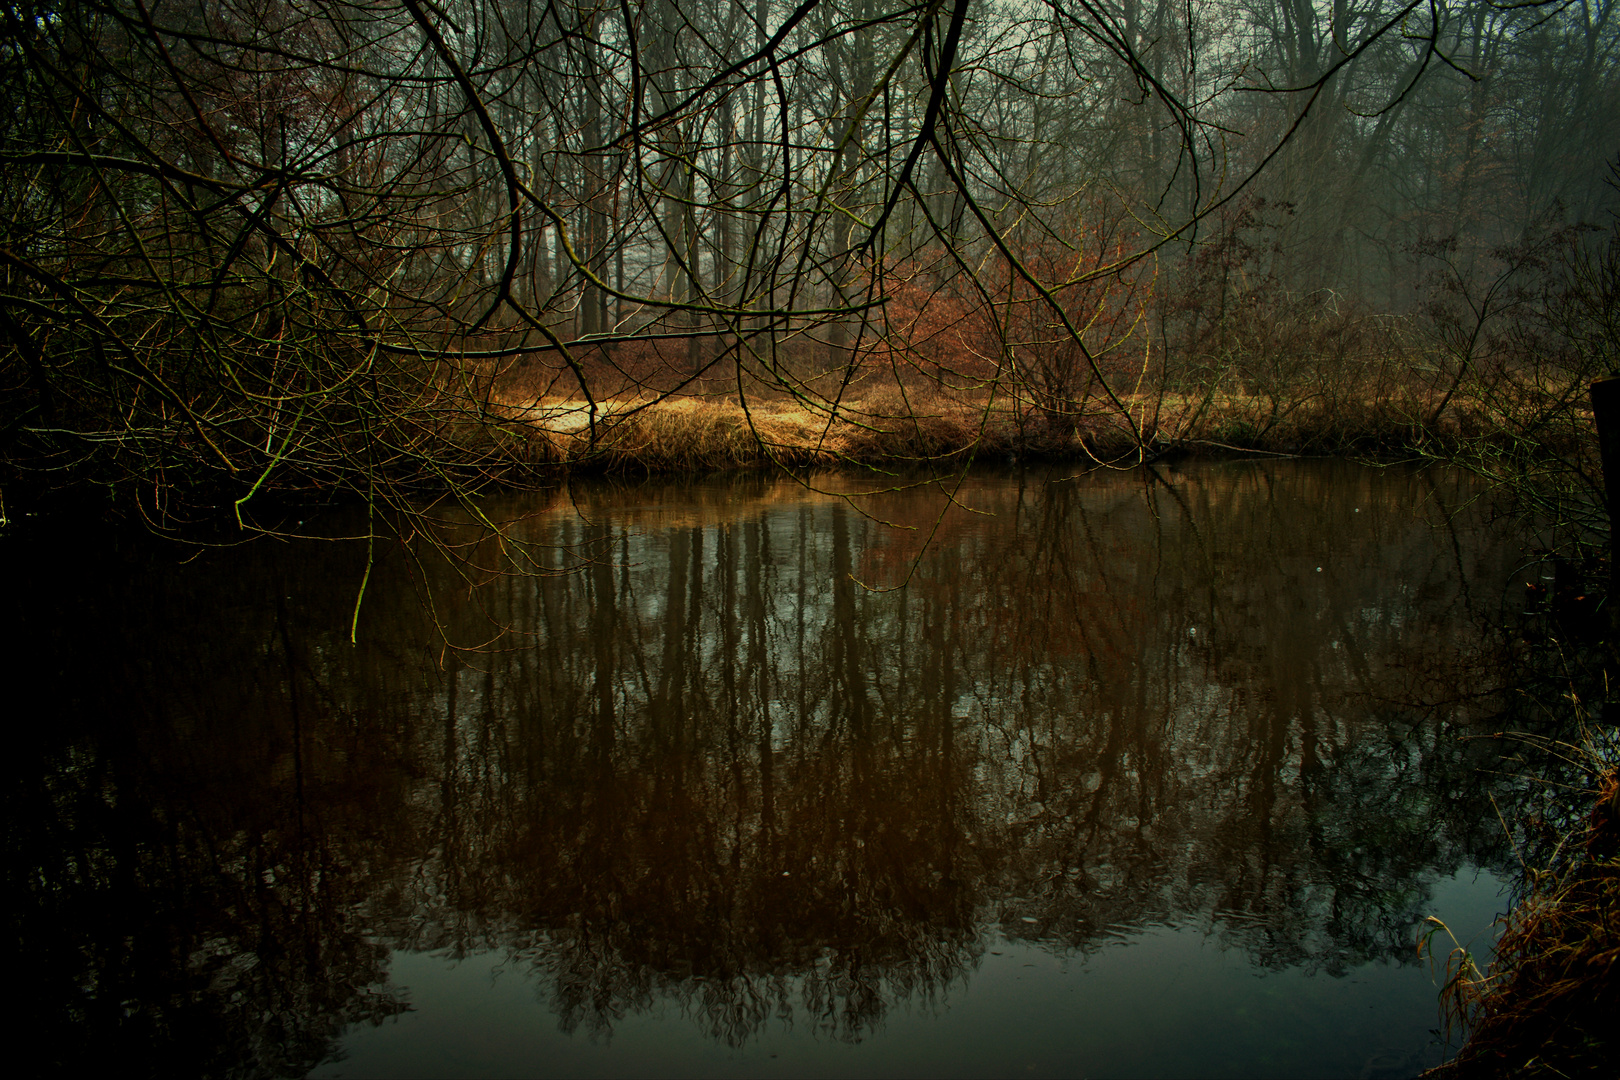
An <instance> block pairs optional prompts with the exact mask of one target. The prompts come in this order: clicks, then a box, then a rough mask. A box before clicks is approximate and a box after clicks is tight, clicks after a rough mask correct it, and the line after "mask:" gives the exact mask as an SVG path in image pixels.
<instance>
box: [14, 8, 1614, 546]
mask: <svg viewBox="0 0 1620 1080" xmlns="http://www.w3.org/2000/svg"><path fill="white" fill-rule="evenodd" d="M3 18H4V20H5V24H6V25H5V30H4V33H3V35H0V40H3V45H0V69H3V70H0V101H3V105H0V168H3V169H4V176H5V182H4V184H3V185H0V199H3V201H4V206H3V212H0V222H3V223H0V229H3V230H4V232H3V238H0V261H3V262H4V278H3V284H0V319H3V322H0V334H3V340H4V342H5V346H4V352H3V353H0V380H3V386H4V395H3V400H0V462H3V473H4V475H3V476H0V488H3V490H4V492H5V496H6V499H7V501H8V502H9V504H10V505H11V507H12V508H13V509H14V510H20V509H21V508H23V507H24V506H25V505H27V504H32V502H34V501H37V500H39V499H41V498H47V497H51V496H54V495H58V494H61V493H63V492H69V491H72V492H78V493H79V494H81V495H84V494H85V493H90V494H91V495H93V496H94V498H96V499H98V500H103V501H104V502H106V503H108V504H111V505H114V506H116V507H118V508H119V509H120V511H121V512H122V513H125V514H138V515H140V516H141V517H142V518H144V519H145V520H146V521H147V522H149V523H150V524H151V525H153V526H154V527H156V528H158V529H160V530H170V529H184V528H185V527H187V525H188V523H190V524H195V523H197V522H199V521H209V520H213V519H216V518H217V517H218V516H219V514H220V513H222V512H223V513H224V514H225V516H226V519H227V520H230V519H232V518H234V521H233V522H232V523H233V525H236V526H240V527H245V528H249V529H251V528H255V527H262V526H263V525H264V524H265V523H267V522H268V521H269V520H270V519H269V518H266V519H265V522H260V521H258V519H256V518H255V516H254V510H255V506H256V505H257V504H256V503H255V502H254V501H253V500H255V499H256V498H257V499H259V502H263V501H264V500H263V499H262V498H260V497H261V496H264V495H268V494H271V493H280V494H282V495H291V496H293V497H295V498H307V497H310V496H313V497H316V498H321V499H326V498H331V497H334V496H342V495H347V496H349V497H358V498H362V499H365V500H366V501H367V502H368V503H372V504H374V505H379V506H380V505H384V504H392V505H396V506H398V505H403V504H404V502H405V501H406V500H408V499H410V498H412V497H413V496H415V495H417V494H421V493H423V492H430V491H438V492H442V491H447V490H448V491H452V492H456V493H460V494H464V493H467V492H470V491H473V490H475V489H477V488H478V487H479V486H480V485H481V484H483V483H485V482H487V481H489V480H491V479H504V480H506V481H515V480H520V479H522V478H530V477H535V476H551V475H556V474H558V473H559V471H566V470H578V469H581V468H587V469H598V470H602V469H605V470H610V471H614V470H617V471H626V470H629V471H638V470H652V471H658V470H666V469H670V468H675V469H690V468H716V467H728V466H736V465H750V464H752V465H770V464H772V463H774V464H776V465H779V466H784V467H796V466H808V465H822V464H837V463H839V462H858V463H859V462H865V463H872V462H888V463H897V462H898V463H907V462H910V463H917V462H934V463H936V464H938V463H943V464H945V465H947V466H948V467H950V468H957V467H960V466H962V465H965V464H966V463H967V462H969V461H971V460H975V459H979V460H984V459H989V458H992V457H993V458H996V459H1001V458H1005V457H1015V458H1016V457H1038V456H1048V457H1051V456H1056V457H1060V458H1076V459H1080V460H1085V459H1087V458H1092V459H1096V460H1099V461H1109V462H1119V461H1141V460H1145V459H1148V458H1151V457H1154V456H1156V455H1159V454H1162V453H1164V452H1166V451H1167V450H1172V449H1190V448H1197V447H1200V446H1209V447H1213V448H1215V449H1220V448H1223V447H1224V448H1234V447H1235V448H1263V449H1271V450H1274V451H1297V450H1300V449H1307V450H1312V451H1316V452H1342V451H1346V450H1370V451H1377V450H1390V449H1399V450H1402V451H1409V450H1412V449H1414V448H1416V449H1418V450H1420V451H1422V452H1425V453H1435V454H1444V455H1450V456H1452V457H1466V458H1468V459H1469V460H1471V461H1472V462H1473V463H1474V464H1476V465H1477V466H1479V467H1482V468H1485V469H1487V470H1492V469H1494V470H1496V471H1497V472H1504V471H1510V470H1511V471H1519V472H1522V471H1523V470H1525V469H1538V468H1541V466H1539V465H1536V464H1534V463H1533V462H1532V461H1531V460H1530V459H1536V460H1539V459H1540V458H1541V457H1542V456H1543V455H1541V454H1540V453H1539V451H1541V450H1544V449H1546V448H1548V447H1553V448H1555V449H1556V450H1557V451H1558V453H1557V455H1555V456H1558V458H1559V460H1560V461H1561V462H1562V465H1561V466H1560V469H1561V470H1562V471H1563V472H1564V473H1568V474H1569V476H1570V477H1572V478H1573V479H1572V480H1571V482H1573V483H1574V484H1575V485H1576V486H1577V487H1579V486H1583V485H1584V486H1585V489H1586V491H1587V493H1588V494H1589V493H1590V492H1591V491H1592V487H1591V484H1592V483H1593V478H1594V476H1595V472H1594V468H1595V467H1594V465H1593V461H1594V460H1595V459H1594V458H1592V456H1591V453H1590V447H1588V446H1585V444H1586V443H1587V442H1589V440H1586V439H1584V437H1583V436H1582V434H1581V433H1582V432H1583V431H1584V430H1585V428H1586V427H1588V426H1589V421H1587V420H1585V419H1584V417H1583V416H1582V415H1581V413H1582V410H1583V409H1584V407H1585V397H1584V384H1585V382H1586V381H1588V380H1589V379H1590V378H1591V377H1593V376H1595V375H1598V374H1603V373H1606V372H1609V371H1610V370H1612V369H1614V367H1615V363H1616V361H1615V325H1616V322H1617V320H1620V314H1617V311H1616V308H1615V305H1614V297H1615V291H1616V273H1617V255H1616V252H1615V251H1614V250H1613V245H1612V243H1611V236H1612V224H1613V210H1614V209H1615V207H1616V205H1617V193H1616V190H1615V188H1614V187H1613V185H1612V183H1611V180H1612V179H1613V178H1612V176H1611V172H1610V170H1611V166H1612V165H1613V163H1614V161H1615V160H1616V154H1617V151H1620V76H1617V66H1616V62H1615V61H1616V54H1615V50H1616V44H1617V40H1620V35H1617V30H1616V25H1615V20H1614V19H1613V18H1612V17H1611V7H1610V5H1608V4H1606V3H1597V2H1584V0H1583V2H1569V0H1557V2H1548V3H1511V4H1503V3H1496V2H1491V0H1465V2H1446V3H1441V2H1434V0H1413V2H1411V3H1405V4H1400V3H1390V2H1387V0H1370V2H1350V0H1335V2H1334V3H1332V4H1331V5H1330V4H1326V3H1315V2H1312V0H1254V2H1226V0H1220V2H1210V3H1200V4H1197V5H1194V4H1190V3H1187V4H1181V3H1171V2H1169V0H1153V2H1139V0H1126V2H1123V3H1117V4H1116V3H1097V2H1093V0H1086V2H1080V3H1069V2H1067V0H1063V2H1056V0H1054V2H980V0H953V2H952V3H950V4H946V3H944V2H943V0H933V2H930V3H907V4H884V3H880V2H878V0H838V2H833V0H804V2H803V3H800V4H798V5H796V6H795V5H790V4H789V5H784V4H780V3H778V4H773V3H770V2H768V0H759V2H757V3H751V4H744V3H738V4H732V5H709V4H697V3H692V2H690V0H650V2H646V3H639V4H631V3H620V4H591V3H570V4H559V3H546V4H539V3H533V2H528V0H523V2H505V0H502V2H471V3H444V4H434V3H428V2H425V0H404V2H402V3H398V4H396V3H391V2H388V3H384V2H377V3H347V2H344V3H329V2H324V0H319V2H299V3H292V2H284V0H248V2H227V3H210V4H199V3H194V2H163V0H158V2H149V0H136V2H134V3H125V2H121V0H120V2H110V3H100V2H95V0H88V2H67V3H54V2H49V3H38V4H25V3H13V4H8V5H7V6H6V7H5V9H4V15H3ZM1527 443H1528V445H1529V449H1528V451H1527V450H1526V445H1527ZM1583 447H1585V449H1583ZM1566 479H1568V478H1566Z"/></svg>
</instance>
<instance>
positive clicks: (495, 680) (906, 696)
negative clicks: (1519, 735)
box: [0, 462, 1522, 1077]
mask: <svg viewBox="0 0 1620 1080" xmlns="http://www.w3.org/2000/svg"><path fill="white" fill-rule="evenodd" d="M844 483H849V482H848V481H845V482H844ZM1470 495H1471V492H1470V490H1469V488H1468V486H1467V484H1466V483H1465V482H1464V480H1463V479H1462V478H1460V477H1457V476H1455V475H1451V474H1447V473H1443V472H1434V471H1427V472H1425V471H1413V470H1404V469H1386V470H1374V469H1366V468H1361V467H1358V466H1353V465H1349V464H1344V463H1324V462H1277V463H1270V464H1261V465H1254V464H1243V463H1226V464H1199V465H1190V466H1187V467H1185V468H1181V469H1167V468H1161V469H1159V470H1157V471H1156V472H1148V471H1134V472H1102V473H1094V474H1089V475H1085V476H1080V477H1072V478H1064V476H1063V474H1061V473H1023V474H1016V475H1014V474H995V475H992V474H985V475H978V476H975V477H973V478H972V479H970V480H969V481H968V482H967V483H966V484H965V485H964V486H963V487H962V489H961V491H960V492H959V493H958V496H957V500H958V502H959V504H960V506H959V507H957V508H954V509H951V510H950V511H949V512H947V513H943V514H942V513H941V511H942V509H943V505H944V504H943V503H942V500H941V495H940V492H939V490H938V489H934V488H927V489H921V490H916V491H911V492H905V493H896V494H888V495H880V496H873V497H865V498H858V499H855V500H844V499H840V498H836V497H832V496H829V495H826V494H818V493H815V492H811V491H807V490H805V489H804V488H802V487H799V486H798V485H795V484H793V483H792V482H790V481H787V480H784V479H780V478H777V479H761V478H750V479H744V480H728V481H714V482H706V483H697V484H684V485H669V484H662V485H647V486H638V487H612V486H606V485H602V486H585V487H575V488H574V489H573V490H572V491H571V492H564V493H554V494H551V495H544V496H525V497H523V498H521V499H520V498H513V499H510V500H507V501H504V502H498V503H495V504H491V505H489V506H488V507H486V509H487V510H488V511H489V512H490V513H491V514H492V515H497V516H502V517H513V516H520V515H521V520H520V522H519V523H518V524H517V525H516V526H515V527H514V528H513V530H512V532H511V537H512V539H511V540H509V541H508V542H506V543H497V542H496V541H494V540H492V539H490V538H489V537H487V536H485V535H484V534H482V533H481V532H480V531H478V530H477V529H476V528H474V527H473V526H472V525H470V524H467V523H466V521H465V515H462V520H461V521H460V522H459V523H458V522H457V521H456V520H453V518H454V515H453V514H448V513H447V517H449V518H452V520H447V522H446V523H445V525H444V527H443V528H444V532H443V536H444V538H445V539H447V540H448V541H449V542H450V543H451V544H452V545H453V557H451V558H449V559H446V558H444V557H442V556H441V555H439V554H438V553H436V552H435V550H434V549H433V548H431V547H430V546H429V545H427V544H425V543H424V542H422V541H421V539H420V538H417V539H416V540H413V541H412V544H411V546H410V549H409V551H402V550H399V549H397V548H394V547H386V546H382V547H380V548H379V551H381V552H382V556H381V562H380V563H379V564H378V566H377V567H376V569H375V570H374V571H373V573H372V576H371V581H370V585H369V587H368V591H367V594H366V598H365V602H364V605H363V607H362V613H361V619H360V644H359V645H358V647H355V646H351V645H350V644H349V642H348V630H349V620H350V614H351V610H352V606H353V603H354V596H355V590H356V587H357V585H358V583H359V581H360V578H361V575H362V571H363V560H364V547H363V545H353V544H349V545H339V544H331V543H325V542H321V541H314V540H311V541H301V542H288V543H281V542H258V543H254V544H251V545H248V546H246V547H243V548H237V549H232V550H225V551H218V552H211V553H207V554H205V555H203V556H202V557H199V558H196V559H193V560H192V561H190V562H189V563H186V564H184V565H181V564H179V563H178V562H177V561H176V560H175V558H174V557H173V556H172V555H164V554H153V553H151V552H150V551H147V550H144V549H140V550H135V551H133V552H132V551H131V550H129V549H128V548H127V545H126V550H124V551H122V552H120V551H119V550H118V545H117V544H116V543H114V542H113V541H112V540H107V541H106V542H102V541H101V540H98V539H86V538H82V537H81V538H79V539H76V540H72V541H68V540H66V539H61V538H57V539H52V540H51V541H50V542H48V543H41V542H39V541H37V540H30V539H27V538H23V539H17V538H13V539H10V540H7V541H6V542H5V543H6V546H5V547H4V548H0V550H4V551H6V552H7V554H8V555H9V557H10V559H11V560H12V565H13V566H14V567H17V566H28V567H30V568H31V569H28V570H24V571H20V572H19V571H17V570H15V569H14V575H16V576H15V577H14V585H13V587H12V589H11V590H10V594H9V602H8V607H9V611H8V612H7V615H6V618H7V627H8V630H9V631H10V633H12V634H13V635H14V640H13V641H12V643H11V646H10V648H9V649H8V651H7V653H6V655H7V656H8V658H9V665H10V666H11V668H12V672H11V674H12V678H11V680H10V683H11V685H12V686H13V687H14V688H19V689H17V690H16V692H15V695H14V696H15V697H17V698H18V699H19V700H20V701H21V702H22V704H23V706H24V707H23V708H22V709H20V710H19V711H18V712H16V713H13V714H12V723H11V725H10V730H11V732H12V733H13V739H14V742H15V748H14V749H13V752H12V753H11V754H10V755H9V759H10V765H11V769H12V782H11V784H10V785H9V786H8V796H7V798H8V804H7V893H8V908H9V909H10V911H11V912H12V915H11V919H12V925H13V928H14V936H13V940H16V941H17V942H18V943H19V950H20V955H19V956H18V963H19V965H20V966H19V969H18V971H19V974H20V975H21V978H20V979H19V980H18V982H19V983H20V984H21V985H25V986H26V987H27V988H28V990H27V993H26V995H25V997H26V1000H25V1001H23V1002H22V1003H21V1004H18V1005H15V1006H14V1007H13V1010H12V1023H13V1025H14V1030H15V1031H17V1032H18V1033H19V1035H20V1037H22V1038H26V1039H27V1041H28V1043H29V1044H30V1045H41V1044H43V1045H44V1046H45V1047H46V1048H47V1049H46V1053H47V1054H48V1055H50V1056H51V1057H52V1058H53V1059H54V1060H55V1061H57V1062H58V1063H59V1065H60V1067H61V1068H63V1069H66V1068H68V1067H69V1066H74V1065H81V1064H86V1063H91V1064H95V1063H100V1064H102V1065H106V1064H108V1063H115V1064H116V1066H117V1067H118V1068H119V1070H120V1071H121V1072H134V1073H145V1072H153V1073H163V1074H166V1075H176V1074H186V1073H197V1072H201V1073H210V1074H244V1075H255V1074H281V1075H301V1074H305V1073H311V1074H312V1075H316V1076H346V1077H348V1076H405V1075H424V1076H444V1075H506V1076H510V1075H569V1076H584V1075H591V1076H595V1075H603V1076H608V1075H670V1076H680V1075H854V1076H871V1075H1017V1076H1035V1075H1094V1076H1165V1075H1207V1076H1350V1077H1355V1076H1408V1075H1412V1074H1414V1073H1415V1072H1417V1071H1418V1070H1419V1069H1421V1068H1422V1067H1424V1066H1426V1065H1429V1064H1433V1063H1436V1062H1437V1061H1439V1060H1440V1059H1441V1056H1442V1054H1443V1046H1442V1045H1441V1043H1440V1042H1439V1041H1438V1039H1437V1036H1436V1035H1435V1034H1434V1033H1433V1032H1432V1030H1431V1029H1433V1028H1435V1027H1436V1025H1437V1020H1438V1018H1437V1012H1436V1008H1435V987H1434V982H1433V980H1432V977H1431V973H1430V971H1429V969H1428V967H1427V965H1426V964H1422V963H1419V962H1418V959H1417V957H1416V954H1415V950H1414V944H1413V943H1414V939H1415V937H1416V933H1417V927H1418V925H1419V923H1420V922H1421V920H1422V919H1423V918H1424V917H1425V916H1426V915H1430V914H1438V915H1440V916H1442V917H1443V918H1445V919H1446V921H1447V922H1448V923H1450V924H1451V925H1452V926H1453V927H1454V928H1455V929H1456V930H1457V931H1458V934H1459V936H1460V937H1463V938H1464V939H1469V938H1473V939H1475V945H1476V948H1481V947H1483V948H1488V943H1489V937H1490V934H1489V927H1490V925H1491V922H1492V920H1493V918H1494V916H1495V915H1496V914H1497V913H1498V911H1500V910H1501V909H1502V907H1503V894H1504V890H1505V885H1504V882H1505V881H1506V880H1507V877H1508V874H1509V867H1511V866H1512V865H1513V862H1512V855H1511V853H1510V852H1509V851H1507V850H1506V848H1505V846H1504V844H1503V842H1502V840H1501V828H1500V826H1499V825H1498V823H1497V817H1496V811H1495V810H1494V809H1493V808H1492V803H1491V800H1492V797H1493V796H1496V797H1497V798H1498V801H1499V802H1500V801H1503V800H1510V799H1511V797H1512V794H1513V793H1512V791H1511V790H1510V788H1511V786H1512V783H1513V781H1512V779H1511V777H1507V776H1505V775H1503V773H1502V771H1501V770H1499V769H1493V765H1494V764H1495V761H1496V758H1495V756H1494V755H1495V751H1494V750H1493V749H1491V746H1490V744H1489V742H1488V741H1487V740H1470V739H1467V738H1465V737H1464V736H1466V735H1468V734H1470V733H1474V732H1478V731H1483V730H1488V729H1489V728H1488V725H1489V720H1490V716H1491V710H1492V709H1493V708H1494V707H1495V705H1494V704H1493V702H1494V699H1493V698H1492V696H1491V693H1490V692H1491V691H1492V690H1494V689H1496V688H1497V687H1498V684H1499V682H1500V681H1501V680H1502V679H1503V678H1504V673H1503V672H1502V670H1501V666H1500V664H1499V663H1498V662H1497V661H1496V660H1495V659H1494V658H1495V657H1496V656H1497V655H1498V653H1497V652H1496V651H1495V650H1496V648H1497V639H1498V635H1499V633H1500V630H1499V628H1500V626H1501V624H1502V620H1503V618H1504V611H1505V609H1506V608H1510V607H1511V606H1512V605H1511V604H1510V603H1509V602H1508V599H1505V598H1509V599H1511V598H1512V597H1513V596H1514V595H1515V594H1514V592H1513V590H1514V588H1515V583H1514V574H1515V567H1516V566H1517V564H1518V560H1519V549H1518V547H1517V546H1516V544H1515V543H1514V542H1513V541H1512V539H1511V537H1510V536H1509V535H1508V534H1507V533H1505V532H1504V531H1502V530H1501V529H1498V528H1496V527H1494V526H1492V525H1490V524H1489V523H1488V521H1487V520H1486V517H1485V515H1484V514H1483V512H1481V511H1479V510H1478V509H1477V508H1473V507H1471V506H1470V505H1469V497H1470ZM312 524H313V523H312ZM319 527H321V528H327V529H330V530H333V531H342V529H344V528H345V527H347V523H346V522H345V521H343V520H337V521H333V522H323V523H320V526H319ZM536 565H542V566H546V567H551V568H554V569H567V568H572V569H571V572H568V573H547V574H536V573H534V572H532V570H533V567H534V566H536ZM902 582H905V583H906V584H905V587H904V588H903V589H898V590H894V591H882V590H884V589H886V588H888V587H892V586H894V585H897V584H900V583H902ZM1519 591H1520V592H1522V587H1520V588H1519Z"/></svg>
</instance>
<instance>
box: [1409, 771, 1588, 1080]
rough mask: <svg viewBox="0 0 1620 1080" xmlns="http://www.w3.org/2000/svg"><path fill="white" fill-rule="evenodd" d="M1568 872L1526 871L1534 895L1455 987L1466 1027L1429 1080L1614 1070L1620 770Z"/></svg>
mask: <svg viewBox="0 0 1620 1080" xmlns="http://www.w3.org/2000/svg"><path fill="white" fill-rule="evenodd" d="M1566 845H1567V854H1566V858H1567V862H1566V864H1565V865H1564V866H1563V867H1560V868H1555V869H1546V870H1535V869H1528V868H1527V870H1526V874H1527V877H1528V879H1529V880H1528V885H1527V887H1528V894H1527V895H1526V896H1525V898H1524V899H1523V900H1522V901H1521V902H1520V903H1519V905H1518V906H1517V907H1516V908H1515V909H1514V910H1513V912H1512V913H1511V914H1509V915H1508V916H1507V918H1506V919H1505V920H1504V931H1503V934H1502V937H1501V940H1500V941H1499V942H1498V943H1497V949H1496V961H1495V963H1494V964H1493V965H1492V970H1491V972H1490V973H1489V975H1487V976H1485V977H1483V978H1476V979H1472V980H1470V979H1468V978H1458V979H1456V980H1455V981H1453V982H1450V983H1449V984H1448V988H1447V991H1446V992H1445V997H1446V999H1447V1000H1446V1006H1447V1008H1448V1009H1450V1010H1451V1011H1452V1013H1453V1015H1454V1016H1458V1017H1459V1018H1460V1019H1463V1020H1464V1021H1465V1023H1466V1024H1467V1026H1468V1029H1469V1034H1468V1040H1467V1042H1466V1043H1465V1044H1464V1046H1463V1048H1462V1050H1461V1051H1460V1052H1459V1053H1458V1054H1457V1056H1456V1057H1455V1058H1454V1059H1453V1060H1451V1061H1450V1062H1447V1063H1446V1064H1444V1065H1441V1066H1439V1067H1438V1068H1435V1069H1431V1070H1429V1071H1428V1072H1426V1073H1424V1076H1425V1077H1429V1078H1431V1080H1478V1078H1484V1077H1498V1076H1516V1077H1568V1076H1598V1075H1604V1074H1606V1073H1608V1072H1611V1071H1612V1070H1613V1069H1614V1067H1615V1062H1616V1058H1615V1051H1616V1040H1615V1017H1616V1015H1620V863H1617V862H1616V857H1617V856H1620V770H1617V769H1615V768H1613V767H1611V768H1610V769H1609V770H1608V771H1607V772H1606V773H1605V774H1604V775H1603V776H1602V778H1601V779H1600V781H1599V783H1598V792H1597V797H1596V799H1595V800H1594V802H1593V805H1592V810H1591V813H1590V814H1589V815H1588V817H1587V820H1586V821H1585V823H1584V829H1583V830H1582V831H1581V832H1578V833H1575V834H1571V835H1568V836H1566V837H1564V838H1563V841H1562V842H1561V843H1560V844H1559V845H1558V847H1559V849H1560V852H1561V853H1564V852H1565V849H1566Z"/></svg>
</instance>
